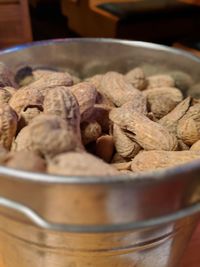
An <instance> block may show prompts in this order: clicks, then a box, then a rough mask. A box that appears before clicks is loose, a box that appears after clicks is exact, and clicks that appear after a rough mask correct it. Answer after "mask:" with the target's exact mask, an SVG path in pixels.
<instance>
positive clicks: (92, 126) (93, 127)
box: [81, 121, 102, 145]
mask: <svg viewBox="0 0 200 267" xmlns="http://www.w3.org/2000/svg"><path fill="white" fill-rule="evenodd" d="M101 133H102V130H101V125H100V124H99V123H98V122H96V121H91V122H84V123H82V125H81V136H82V142H83V144H84V145H87V144H89V143H91V142H94V141H96V140H97V138H98V137H100V135H101Z"/></svg>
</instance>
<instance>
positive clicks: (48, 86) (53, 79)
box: [22, 72, 73, 96]
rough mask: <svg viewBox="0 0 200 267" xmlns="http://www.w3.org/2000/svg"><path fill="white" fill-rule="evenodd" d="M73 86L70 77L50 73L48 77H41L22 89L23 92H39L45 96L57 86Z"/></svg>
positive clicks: (60, 73)
mask: <svg viewBox="0 0 200 267" xmlns="http://www.w3.org/2000/svg"><path fill="white" fill-rule="evenodd" d="M71 85H73V80H72V77H71V75H69V74H67V73H62V72H51V73H50V74H49V75H43V76H41V77H40V78H39V79H38V80H36V81H35V82H33V83H31V84H30V85H28V86H25V87H22V88H23V89H24V90H27V89H29V90H39V91H40V93H41V94H42V95H43V96H45V94H46V93H47V92H48V91H49V90H52V89H54V88H55V87H57V86H71Z"/></svg>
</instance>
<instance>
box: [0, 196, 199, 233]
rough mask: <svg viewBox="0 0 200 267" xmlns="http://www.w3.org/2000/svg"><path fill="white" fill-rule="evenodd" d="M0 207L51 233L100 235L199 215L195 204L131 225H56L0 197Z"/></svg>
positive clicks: (197, 205)
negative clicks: (20, 215)
mask: <svg viewBox="0 0 200 267" xmlns="http://www.w3.org/2000/svg"><path fill="white" fill-rule="evenodd" d="M0 206H2V207H5V208H9V209H11V210H14V211H16V212H18V213H19V214H22V215H24V216H25V217H26V218H28V219H29V220H30V221H31V222H32V223H33V224H34V225H35V226H38V227H39V228H42V229H46V230H52V231H62V232H79V233H97V232H99V233H101V232H104V233H105V232H118V231H128V230H136V229H141V228H150V227H155V226H159V225H161V224H167V223H171V222H174V221H176V220H180V219H183V218H184V217H188V216H192V215H194V214H197V213H199V215H200V203H196V204H194V205H192V206H190V207H187V208H184V209H182V210H179V211H176V212H174V213H171V214H169V215H164V216H162V217H157V218H153V219H148V220H145V221H136V222H131V223H123V224H112V225H111V224H109V225H74V224H73V225H70V224H58V223H52V222H49V221H47V220H45V219H44V218H42V217H41V216H40V215H39V214H38V213H36V212H35V211H34V210H32V209H31V208H29V207H27V206H25V205H23V204H21V203H19V202H16V201H13V200H11V199H8V198H5V197H1V196H0Z"/></svg>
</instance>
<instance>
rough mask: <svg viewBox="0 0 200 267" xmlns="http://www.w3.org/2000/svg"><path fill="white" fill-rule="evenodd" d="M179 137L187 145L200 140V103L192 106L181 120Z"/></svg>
mask: <svg viewBox="0 0 200 267" xmlns="http://www.w3.org/2000/svg"><path fill="white" fill-rule="evenodd" d="M177 135H178V137H179V138H180V139H181V140H182V141H183V142H184V143H185V144H187V145H192V144H194V143H195V142H196V141H198V140H199V139H200V103H198V104H195V105H194V106H191V107H190V108H189V109H188V111H187V113H186V114H185V115H184V116H183V117H182V118H181V119H180V120H179V122H178V126H177Z"/></svg>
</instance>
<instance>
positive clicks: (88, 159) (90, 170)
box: [48, 152, 118, 179]
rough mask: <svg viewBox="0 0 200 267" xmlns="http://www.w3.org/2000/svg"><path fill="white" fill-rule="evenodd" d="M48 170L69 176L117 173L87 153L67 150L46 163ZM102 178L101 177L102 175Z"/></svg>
mask: <svg viewBox="0 0 200 267" xmlns="http://www.w3.org/2000/svg"><path fill="white" fill-rule="evenodd" d="M48 172H49V173H51V174H57V175H66V176H68V175H70V176H77V175H78V176H104V177H106V176H107V175H116V174H118V172H117V170H115V169H114V168H113V167H112V166H110V165H109V164H107V163H105V162H103V161H102V160H101V159H98V158H96V157H95V156H93V155H91V154H88V153H76V152H68V153H63V154H60V155H58V156H56V157H55V158H54V159H53V160H52V161H50V162H49V164H48ZM102 179H103V177H102Z"/></svg>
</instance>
